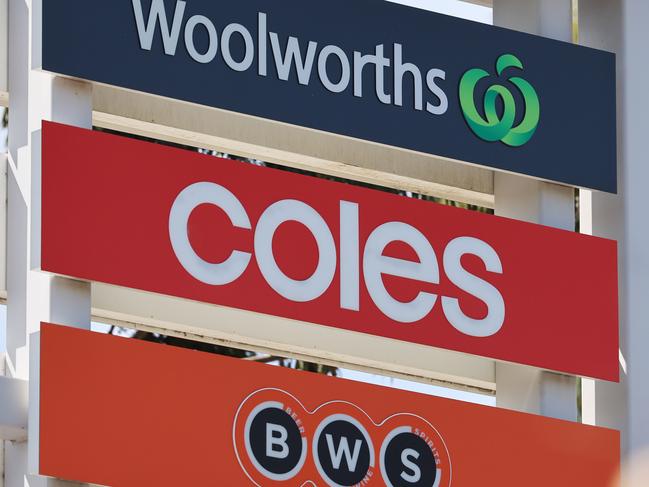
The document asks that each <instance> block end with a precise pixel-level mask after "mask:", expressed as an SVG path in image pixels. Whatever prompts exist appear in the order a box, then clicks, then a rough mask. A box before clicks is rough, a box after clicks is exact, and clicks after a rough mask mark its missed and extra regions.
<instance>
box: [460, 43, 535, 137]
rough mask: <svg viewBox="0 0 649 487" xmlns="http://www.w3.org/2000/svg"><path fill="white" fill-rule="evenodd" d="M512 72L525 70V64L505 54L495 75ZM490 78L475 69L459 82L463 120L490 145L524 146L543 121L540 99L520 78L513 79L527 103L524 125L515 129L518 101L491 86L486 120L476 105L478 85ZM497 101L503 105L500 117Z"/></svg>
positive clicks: (484, 72) (487, 74) (508, 92)
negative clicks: (510, 70) (512, 70)
mask: <svg viewBox="0 0 649 487" xmlns="http://www.w3.org/2000/svg"><path fill="white" fill-rule="evenodd" d="M509 68H515V69H520V70H522V69H523V63H521V61H520V60H519V59H518V58H517V57H516V56H514V55H513V54H503V55H502V56H500V57H499V58H498V61H497V62H496V72H497V73H498V76H502V75H503V73H504V72H505V70H507V69H509ZM488 76H490V74H489V73H488V72H487V71H485V70H484V69H479V68H474V69H470V70H469V71H467V72H466V73H465V74H464V76H463V77H462V80H461V81H460V105H461V106H462V112H463V113H464V118H465V120H466V121H467V123H468V124H469V127H471V130H473V132H474V133H475V134H476V135H477V136H478V137H480V138H481V139H483V140H486V141H488V142H496V141H501V142H503V143H504V144H506V145H509V146H511V147H520V146H522V145H525V144H526V143H527V142H528V141H529V140H530V139H531V138H532V136H533V135H534V133H535V132H536V128H537V126H538V124H539V119H540V117H541V106H540V103H539V97H538V95H537V94H536V90H535V89H534V87H533V86H532V85H531V84H529V83H528V82H527V81H525V80H524V79H523V78H520V77H517V76H515V77H511V78H509V79H508V81H509V82H510V83H512V84H513V85H514V86H516V87H517V88H518V89H519V90H520V92H521V94H522V95H523V99H524V101H525V112H524V114H523V119H522V121H521V122H520V123H519V124H518V125H517V126H515V127H514V123H515V121H516V101H515V99H514V96H513V95H512V93H511V91H510V90H509V89H508V88H507V87H505V86H503V85H499V84H495V85H492V86H490V87H489V88H488V89H487V91H486V92H485V94H484V106H483V108H484V117H483V116H482V115H481V114H480V113H479V112H478V109H477V108H476V104H475V90H476V86H477V85H478V83H479V82H480V81H481V80H483V79H484V78H487V77H488ZM498 100H500V102H501V104H502V114H501V115H499V111H498Z"/></svg>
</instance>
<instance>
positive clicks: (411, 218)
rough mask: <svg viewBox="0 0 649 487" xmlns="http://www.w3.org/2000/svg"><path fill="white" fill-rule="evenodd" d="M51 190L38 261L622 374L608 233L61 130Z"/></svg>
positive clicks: (565, 368)
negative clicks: (517, 218) (500, 215)
mask: <svg viewBox="0 0 649 487" xmlns="http://www.w3.org/2000/svg"><path fill="white" fill-rule="evenodd" d="M89 154H92V157H89V156H88V155H89ZM125 175H127V176H128V177H125ZM42 187H43V195H42V201H43V207H42V268H43V270H45V271H49V272H53V273H58V274H63V275H68V276H73V277H77V278H81V279H87V280H91V281H100V282H104V283H108V284H115V285H119V286H125V287H131V288H136V289H141V290H145V291H151V292H156V293H162V294H168V295H172V296H177V297H183V298H189V299H193V300H198V301H202V302H206V303H213V304H218V305H223V306H228V307H234V308H238V309H243V310H249V311H255V312H259V313H265V314H270V315H274V316H280V317H285V318H291V319H295V320H299V321H304V322H311V323H316V324H321V325H327V326H331V327H337V328H343V329H346V330H352V331H357V332H362V333H369V334H373V335H379V336H384V337H389V338H394V339H397V340H404V341H409V342H414V343H420V344H425V345H430V346H435V347H441V348H446V349H450V350H457V351H461V352H467V353H472V354H478V355H482V356H487V357H493V358H496V359H499V360H506V361H511V362H518V363H523V364H529V365H533V366H537V367H543V368H547V369H552V370H558V371H562V372H567V373H574V374H580V375H585V376H592V377H597V378H603V379H608V380H617V379H618V365H617V363H618V362H617V358H618V345H617V343H618V342H617V340H618V331H617V330H618V328H617V278H616V273H617V264H616V245H615V243H614V242H612V241H609V240H605V239H599V238H593V237H589V236H584V235H579V234H575V233H572V232H566V231H560V230H555V229H550V228H546V227H542V226H538V225H532V224H528V223H523V222H518V221H513V220H508V219H504V218H498V217H493V216H490V215H484V214H479V213H475V212H469V211H466V210H461V209H457V208H451V207H446V206H441V205H436V204H433V203H430V202H422V201H418V200H414V199H410V198H406V197H401V196H396V195H391V194H387V193H383V192H380V191H375V190H369V189H364V188H359V187H356V186H352V185H348V184H341V183H333V182H330V181H325V180H321V179H317V178H313V177H307V176H302V175H297V174H293V173H289V172H285V171H279V170H274V169H268V168H260V167H257V166H254V165H251V164H246V163H241V162H235V161H228V160H223V159H218V158H213V157H209V156H205V155H201V154H198V153H195V152H190V151H182V150H178V149H172V148H168V147H163V146H158V145H154V144H149V143H144V142H140V141H135V140H132V139H125V138H121V137H116V136H112V135H107V134H101V133H96V132H94V133H93V132H91V131H87V130H83V129H76V128H71V127H66V126H63V125H58V124H52V123H44V126H43V186H42ZM323 332H325V329H323Z"/></svg>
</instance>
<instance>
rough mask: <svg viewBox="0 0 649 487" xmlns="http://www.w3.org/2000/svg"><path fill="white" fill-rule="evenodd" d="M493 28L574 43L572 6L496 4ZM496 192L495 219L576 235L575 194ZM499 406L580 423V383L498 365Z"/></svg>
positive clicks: (506, 0)
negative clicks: (550, 227) (578, 419)
mask: <svg viewBox="0 0 649 487" xmlns="http://www.w3.org/2000/svg"><path fill="white" fill-rule="evenodd" d="M494 24H495V25H499V26H502V27H509V28H513V29H517V30H521V31H526V32H530V33H534V34H541V35H544V36H546V37H552V38H556V39H561V40H565V41H570V40H571V38H572V6H571V2H570V0H494ZM524 62H525V60H523V63H524ZM557 150H558V151H560V149H557ZM494 190H495V209H496V214H498V215H501V216H507V217H510V218H516V219H519V220H526V221H530V222H536V223H542V224H544V225H549V226H554V227H557V228H563V229H566V230H574V227H575V199H574V196H575V191H574V189H573V188H568V187H564V186H559V185H557V184H551V183H544V182H540V181H536V180H533V179H529V178H524V177H521V176H516V175H510V174H502V173H496V174H495V181H494ZM568 325H569V324H568ZM496 403H497V404H498V406H500V407H504V408H508V409H515V410H519V411H527V412H531V413H537V414H542V415H545V416H550V417H555V418H561V419H567V420H572V421H576V420H577V418H578V405H577V381H576V379H575V378H574V377H569V376H564V375H560V374H555V373H550V372H542V371H539V370H536V369H532V368H530V367H522V366H517V365H509V364H496Z"/></svg>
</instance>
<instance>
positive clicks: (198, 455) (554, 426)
mask: <svg viewBox="0 0 649 487" xmlns="http://www.w3.org/2000/svg"><path fill="white" fill-rule="evenodd" d="M40 404H41V415H40V418H41V419H40V428H41V429H40V448H41V450H40V473H41V474H42V475H47V476H52V477H58V478H63V479H67V480H76V481H81V482H88V483H94V484H100V485H110V486H112V487H130V486H132V487H142V486H145V485H155V486H157V487H165V486H170V487H171V486H173V487H178V486H181V485H218V486H237V487H240V486H245V485H258V486H261V485H263V486H264V487H266V486H274V485H277V486H279V485H286V486H291V487H294V486H309V485H310V486H316V485H318V486H320V485H339V486H340V485H363V486H368V487H371V486H394V487H396V486H402V487H408V486H411V487H419V486H426V487H431V486H434V487H450V486H451V485H452V486H453V487H476V486H499V487H510V486H511V487H520V486H522V485H524V486H525V487H547V486H549V485H551V486H555V487H560V486H576V485H584V486H585V485H587V486H589V487H611V485H612V484H611V480H612V479H613V477H614V475H615V473H616V471H617V469H618V467H619V461H620V452H619V434H618V433H617V432H616V431H613V430H607V429H603V428H596V427H590V426H584V425H580V424H577V423H570V422H565V421H558V420H553V419H548V418H543V417H539V416H533V415H529V414H521V413H516V412H512V411H507V410H503V409H497V408H491V407H487V406H478V405H474V404H469V403H463V402H458V401H452V400H448V399H441V398H437V397H432V396H425V395H421V394H415V393H411V392H404V391H399V390H395V389H389V388H384V387H378V386H373V385H368V384H362V383H357V382H352V381H347V380H342V379H336V378H332V377H326V376H322V375H317V374H312V373H307V372H296V371H294V370H288V369H282V368H279V367H273V366H270V365H265V364H257V363H253V362H249V361H244V360H237V359H232V358H228V357H222V356H218V355H211V354H207V353H201V352H196V351H192V350H186V349H181V348H175V347H169V346H165V345H158V344H152V343H148V342H143V341H139V340H134V339H125V338H118V337H113V336H108V335H102V334H98V333H92V332H88V331H82V330H76V329H72V328H67V327H60V326H53V325H46V324H44V325H43V326H42V329H41V393H40Z"/></svg>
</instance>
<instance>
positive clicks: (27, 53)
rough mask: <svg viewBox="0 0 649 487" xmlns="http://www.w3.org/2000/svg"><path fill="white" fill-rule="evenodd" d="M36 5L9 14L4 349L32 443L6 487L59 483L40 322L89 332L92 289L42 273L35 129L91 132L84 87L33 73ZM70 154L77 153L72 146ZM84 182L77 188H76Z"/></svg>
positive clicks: (14, 455)
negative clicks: (43, 469) (42, 440)
mask: <svg viewBox="0 0 649 487" xmlns="http://www.w3.org/2000/svg"><path fill="white" fill-rule="evenodd" d="M38 11H39V4H38V1H34V2H24V1H14V2H11V3H10V8H9V89H10V91H11V92H12V96H11V126H10V130H9V168H8V198H9V212H8V227H9V228H10V229H11V231H10V232H9V235H8V242H7V247H8V248H7V254H8V258H7V261H8V269H7V292H8V306H7V351H8V366H9V368H10V373H11V375H13V376H14V377H20V378H24V379H26V378H29V381H30V391H29V394H30V397H29V422H28V428H29V439H28V441H27V442H26V443H21V444H10V445H9V446H8V448H7V450H6V453H5V454H6V487H19V486H20V487H24V486H29V487H36V486H46V485H47V486H54V485H64V484H62V483H61V482H58V481H54V480H52V479H46V478H43V477H39V476H38V475H37V473H38V458H39V456H38V449H39V425H38V419H39V414H38V412H39V369H40V367H39V343H38V337H39V335H38V331H39V329H40V322H41V321H52V322H55V323H61V324H67V325H72V326H78V327H84V328H89V327H90V285H89V284H88V283H82V282H79V281H74V280H70V279H64V278H60V277H53V276H50V275H47V274H43V273H41V272H39V271H38V268H39V267H40V194H41V193H40V191H41V177H40V176H41V170H40V163H41V161H40V155H41V143H40V136H41V134H40V130H41V121H42V120H55V121H58V122H63V123H67V124H70V125H76V126H80V127H88V128H89V127H91V126H92V89H91V86H90V85H88V84H84V83H80V82H76V81H71V80H66V79H62V78H56V77H53V76H51V75H49V74H46V73H42V72H39V71H36V70H33V69H32V67H33V62H34V61H36V62H38V60H39V59H40V49H39V48H40V46H39V39H40V21H39V19H38ZM71 150H74V149H73V148H71ZM80 183H81V182H80Z"/></svg>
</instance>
